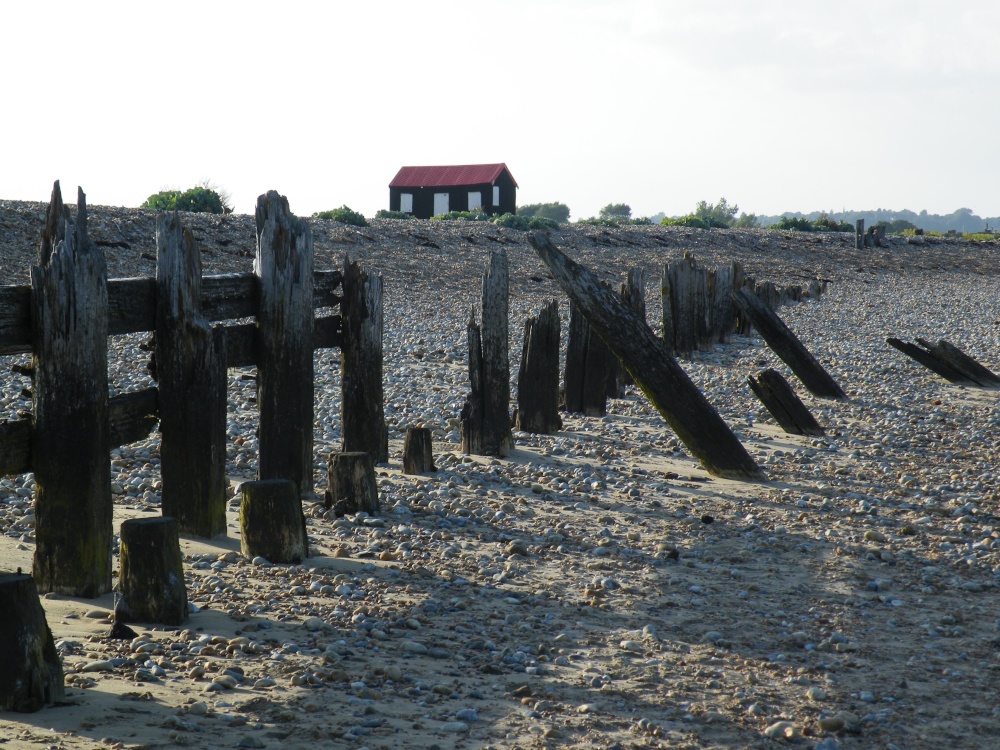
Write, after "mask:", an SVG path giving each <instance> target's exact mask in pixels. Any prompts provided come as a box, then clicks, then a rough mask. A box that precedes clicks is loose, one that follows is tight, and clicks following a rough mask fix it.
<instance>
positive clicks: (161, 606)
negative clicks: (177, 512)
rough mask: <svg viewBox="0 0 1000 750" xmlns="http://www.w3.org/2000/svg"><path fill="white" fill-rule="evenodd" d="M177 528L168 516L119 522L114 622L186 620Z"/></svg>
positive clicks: (182, 572)
mask: <svg viewBox="0 0 1000 750" xmlns="http://www.w3.org/2000/svg"><path fill="white" fill-rule="evenodd" d="M179 528H180V524H179V523H178V522H177V520H176V519H174V518H168V517H160V518H132V519H130V520H128V521H125V522H123V523H122V525H121V553H120V556H121V572H120V574H119V579H118V583H119V586H120V587H121V597H120V598H119V599H118V601H117V602H116V604H115V621H116V622H156V623H162V624H164V625H180V624H181V623H183V622H185V621H186V620H187V618H188V604H187V590H186V589H185V588H184V563H183V559H182V557H181V546H180V538H179V534H178V531H179Z"/></svg>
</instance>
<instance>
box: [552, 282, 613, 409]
mask: <svg viewBox="0 0 1000 750" xmlns="http://www.w3.org/2000/svg"><path fill="white" fill-rule="evenodd" d="M612 364H616V363H615V362H614V355H613V354H612V353H611V350H610V349H608V347H607V346H606V345H605V344H604V342H603V341H602V340H601V338H600V336H598V335H597V334H596V333H595V332H594V331H593V330H592V329H591V327H590V323H589V322H588V321H587V318H586V317H585V316H584V314H583V313H582V312H581V311H580V310H579V309H578V308H577V306H576V305H575V304H573V302H572V301H571V302H570V305H569V337H568V341H567V343H566V370H565V372H564V374H563V380H564V381H565V383H566V399H565V401H566V403H565V406H566V411H569V412H573V413H575V414H585V415H587V416H588V417H603V416H604V415H605V414H607V412H608V391H609V390H610V389H609V388H608V381H609V380H610V379H611V378H612V377H616V375H615V372H616V371H615V370H614V369H612ZM615 395H617V394H615Z"/></svg>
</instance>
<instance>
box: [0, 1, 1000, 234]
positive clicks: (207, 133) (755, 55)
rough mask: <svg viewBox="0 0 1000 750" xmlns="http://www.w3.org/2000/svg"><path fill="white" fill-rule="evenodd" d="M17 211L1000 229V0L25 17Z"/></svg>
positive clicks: (8, 121)
mask: <svg viewBox="0 0 1000 750" xmlns="http://www.w3.org/2000/svg"><path fill="white" fill-rule="evenodd" d="M2 19H3V20H2V24H0V66H2V70H3V71H4V83H3V85H2V88H0V91H2V97H3V99H2V100H3V102H4V106H3V107H2V108H0V134H2V136H3V138H2V142H0V198H6V199H19V200H47V199H48V195H49V192H50V189H51V184H52V182H53V180H55V179H60V180H61V181H62V186H63V192H64V195H68V196H72V195H75V190H76V186H77V185H80V186H82V187H83V188H84V190H85V191H86V193H87V196H88V201H89V202H90V203H92V204H111V205H123V206H137V205H139V204H140V203H141V202H142V201H143V200H144V199H145V198H146V197H147V196H148V195H149V194H151V193H154V192H156V191H158V190H161V189H165V188H181V189H183V188H187V187H191V186H192V185H194V184H196V183H198V182H199V181H202V180H205V179H207V180H210V181H212V182H213V183H215V184H217V185H219V186H220V187H222V188H223V189H225V190H227V191H228V192H229V193H230V194H231V195H232V198H233V202H234V204H235V207H236V210H237V211H238V212H241V213H244V212H252V211H253V206H254V203H255V200H256V197H257V196H258V195H259V194H260V193H263V192H265V191H267V190H269V189H275V190H278V191H280V192H281V193H283V194H285V195H286V196H288V199H289V201H290V204H291V208H292V210H293V211H294V212H295V213H296V214H298V215H300V216H303V215H308V214H311V213H313V212H315V211H320V210H324V209H329V208H335V207H337V206H340V205H342V204H347V205H349V206H350V207H352V208H354V209H355V210H358V211H361V212H362V213H364V214H365V215H367V216H371V215H373V214H374V213H375V211H377V210H378V209H380V208H388V201H389V189H388V183H389V181H390V180H391V179H392V177H393V176H394V175H395V173H396V171H397V170H398V168H399V167H400V166H403V165H427V164H473V163H491V162H506V164H507V166H508V167H509V168H510V170H511V172H512V174H513V175H514V177H515V179H516V180H517V181H518V183H519V185H520V190H519V193H518V202H519V203H521V204H525V203H536V202H549V201H561V202H563V203H566V204H567V205H568V206H569V207H570V210H571V212H572V218H574V219H576V218H584V217H588V216H593V215H595V214H596V213H597V212H598V210H599V209H600V208H601V206H604V205H605V204H607V203H628V204H629V205H631V206H632V208H633V213H634V214H635V215H648V214H653V213H656V212H659V211H664V212H666V213H667V214H669V215H679V214H684V213H688V212H690V211H691V210H692V209H693V208H694V206H695V204H696V202H697V201H699V200H707V201H710V202H712V201H715V200H718V199H719V198H720V197H722V196H725V197H726V198H727V199H728V200H729V202H730V203H734V202H735V203H738V204H739V206H740V208H741V210H743V211H746V212H749V213H757V214H776V213H781V212H783V211H804V212H805V211H812V210H831V209H832V210H841V209H843V208H847V209H873V208H892V209H902V208H908V209H911V210H915V211H919V210H921V209H926V210H928V211H930V212H931V213H950V212H952V211H954V210H955V209H956V208H959V207H969V208H971V209H973V210H974V211H975V212H976V213H978V214H980V215H982V216H997V215H1000V190H998V188H997V183H998V180H997V174H998V173H1000V150H998V147H997V135H998V134H997V128H998V124H1000V94H998V90H997V83H998V81H1000V44H998V43H997V39H998V38H1000V3H997V2H995V0H950V1H947V2H946V1H945V0H898V1H897V0H864V1H855V0H836V2H834V1H832V0H824V1H815V2H814V1H810V0H752V1H751V0H660V1H656V0H608V1H607V2H597V1H596V0H575V1H573V2H569V1H566V2H563V1H561V0H495V1H494V2H485V3H482V2H480V3H469V2H449V1H444V0H442V1H435V0H423V1H422V2H414V1H413V0H406V1H404V2H397V1H395V0H391V1H386V2H379V1H378V0H367V1H366V2H360V1H357V2H351V3H346V2H327V3H322V2H315V1H314V2H309V3H306V2H298V1H297V0H283V2H280V3H274V2H270V3H258V2H253V1H247V0H244V1H242V2H214V1H213V0H201V1H200V2H186V1H185V0H171V2H168V3H147V2H136V1H135V0H129V1H128V2H121V3H117V2H101V0H92V1H91V2H58V1H56V2H45V3H42V2H38V3H29V2H20V3H16V4H14V3H4V7H3V15H2Z"/></svg>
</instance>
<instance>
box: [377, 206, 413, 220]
mask: <svg viewBox="0 0 1000 750" xmlns="http://www.w3.org/2000/svg"><path fill="white" fill-rule="evenodd" d="M375 218H376V219H412V218H413V214H408V213H406V211H390V210H389V209H387V208H381V209H379V210H378V211H376V212H375Z"/></svg>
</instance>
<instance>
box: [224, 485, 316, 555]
mask: <svg viewBox="0 0 1000 750" xmlns="http://www.w3.org/2000/svg"><path fill="white" fill-rule="evenodd" d="M240 488H241V497H240V552H241V554H242V555H243V556H244V557H250V558H253V557H257V556H258V555H259V556H260V557H263V558H264V559H265V560H268V561H269V562H273V563H295V564H298V563H300V562H302V561H303V560H304V559H305V558H306V557H308V556H309V540H308V537H307V536H306V517H305V515H304V514H303V513H302V500H301V499H300V497H299V486H298V484H296V483H295V482H294V481H292V480H291V479H266V480H260V481H257V482H244V483H243V484H242V485H240Z"/></svg>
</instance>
